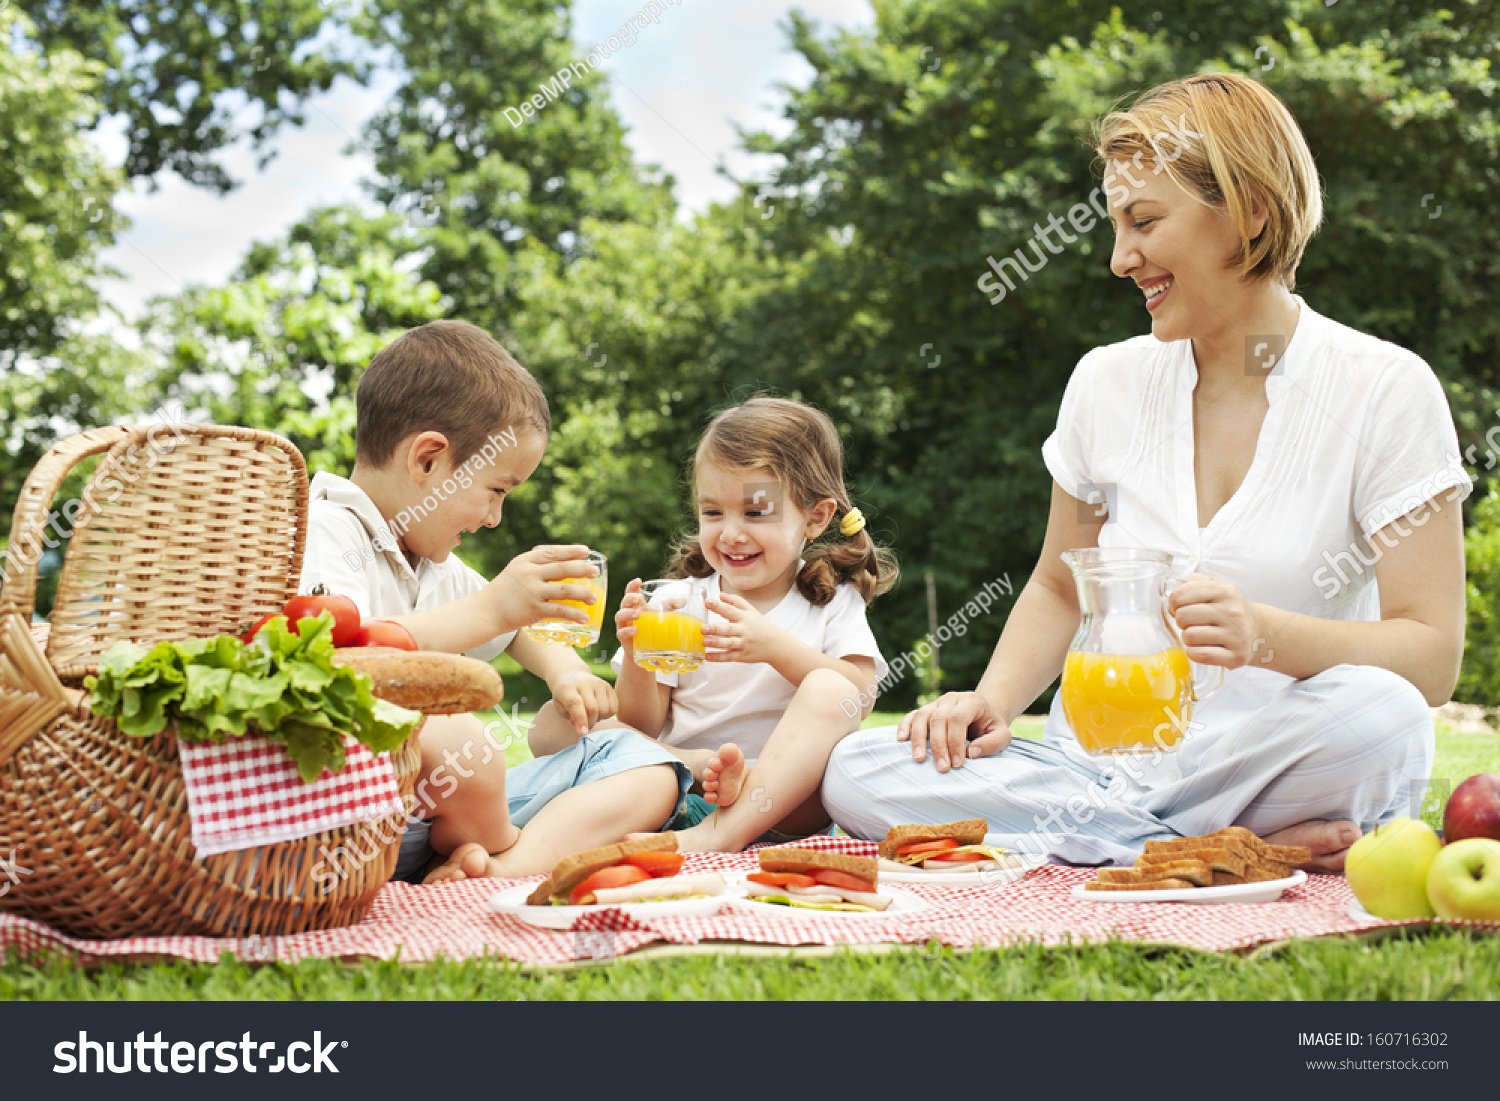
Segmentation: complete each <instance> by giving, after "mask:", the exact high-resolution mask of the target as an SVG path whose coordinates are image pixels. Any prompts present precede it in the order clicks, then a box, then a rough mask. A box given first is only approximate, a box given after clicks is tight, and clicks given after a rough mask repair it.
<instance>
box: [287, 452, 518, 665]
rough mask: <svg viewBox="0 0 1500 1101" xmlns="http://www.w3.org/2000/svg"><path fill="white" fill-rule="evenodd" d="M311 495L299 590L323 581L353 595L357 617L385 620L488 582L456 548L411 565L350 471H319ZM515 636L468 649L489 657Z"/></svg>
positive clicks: (441, 602) (484, 658) (456, 596)
mask: <svg viewBox="0 0 1500 1101" xmlns="http://www.w3.org/2000/svg"><path fill="white" fill-rule="evenodd" d="M308 496H309V500H308V506H307V549H306V551H305V552H304V554H303V559H302V581H301V587H300V590H299V591H301V592H304V593H306V592H310V591H311V590H312V588H313V586H315V585H319V584H322V585H326V586H327V587H328V590H329V591H330V592H334V593H340V594H342V595H344V596H347V597H349V598H350V599H352V600H353V601H354V603H355V604H356V605H358V607H359V614H360V618H362V619H386V618H389V617H391V616H400V615H410V614H412V613H413V612H425V611H430V610H431V609H433V608H441V607H442V606H443V605H444V604H449V603H452V602H453V601H455V600H457V599H459V598H460V597H464V596H468V595H469V594H471V593H475V592H478V591H479V590H480V589H482V588H484V587H485V585H487V584H488V582H487V581H486V580H485V578H484V576H483V575H482V574H480V573H479V572H478V571H476V570H474V569H472V568H470V567H469V566H466V565H465V564H464V563H463V562H460V561H459V560H458V557H457V555H453V554H450V555H449V556H448V558H447V560H446V561H443V562H433V561H431V560H429V559H426V558H419V559H418V560H417V565H416V568H415V569H413V568H412V565H411V563H410V562H408V561H407V560H406V555H404V554H402V553H401V548H400V545H399V544H398V543H397V541H396V536H395V535H394V534H393V533H392V531H391V529H390V525H389V524H387V523H386V521H385V517H383V516H382V515H381V514H380V510H379V509H378V508H376V507H375V502H374V501H372V500H370V497H369V495H368V494H367V493H365V491H364V490H362V489H360V488H359V486H357V485H355V484H354V483H353V482H351V481H350V480H349V479H348V478H340V477H339V476H338V475H336V474H317V475H314V477H313V480H312V485H311V487H310V489H309V494H308ZM515 637H516V633H515V632H514V631H512V632H511V633H509V634H505V635H500V636H499V637H498V638H494V639H492V640H490V641H489V642H486V643H483V644H481V645H479V646H475V647H474V648H473V649H472V650H468V651H466V653H467V654H468V656H469V657H471V658H478V659H479V660H481V661H489V660H491V659H492V658H494V657H496V656H497V655H499V654H500V653H502V652H503V651H504V650H505V649H506V648H507V647H508V646H510V644H511V642H512V641H513V640H514V639H515Z"/></svg>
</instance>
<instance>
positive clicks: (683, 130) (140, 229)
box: [98, 0, 874, 318]
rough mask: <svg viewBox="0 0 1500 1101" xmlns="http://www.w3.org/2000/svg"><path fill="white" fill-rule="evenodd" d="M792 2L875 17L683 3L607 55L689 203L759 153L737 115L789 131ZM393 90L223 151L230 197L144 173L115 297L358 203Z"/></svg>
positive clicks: (859, 6)
mask: <svg viewBox="0 0 1500 1101" xmlns="http://www.w3.org/2000/svg"><path fill="white" fill-rule="evenodd" d="M642 3H643V0H574V4H573V23H574V38H575V40H576V41H577V42H578V43H579V45H580V47H582V48H583V50H585V51H586V49H587V47H589V46H591V45H593V44H595V43H597V42H600V41H602V40H603V39H605V38H607V37H608V36H609V35H610V34H611V33H612V32H613V31H614V30H616V29H617V28H618V27H620V26H621V25H622V24H623V23H624V22H625V21H626V20H627V19H629V18H630V17H631V16H632V15H633V14H634V13H635V12H636V11H638V10H640V8H641V6H642ZM664 6H665V5H664ZM794 7H795V8H800V9H801V10H803V11H804V12H806V13H807V14H808V15H810V16H812V17H813V18H814V19H817V20H818V21H819V22H820V23H822V24H823V26H824V28H825V29H828V28H831V27H833V26H841V27H869V26H870V25H871V24H872V23H873V21H874V16H873V14H872V12H871V8H870V4H869V0H680V2H679V3H678V4H677V5H675V6H668V7H667V8H666V11H665V12H664V13H663V14H662V17H661V22H660V23H659V24H657V25H655V26H651V27H648V28H647V29H646V30H645V31H643V32H640V34H639V36H638V38H637V41H636V43H635V45H634V46H631V47H629V48H628V49H624V50H621V51H620V52H619V53H617V54H615V55H614V56H613V57H611V58H610V59H609V60H607V61H606V62H604V65H603V69H604V71H606V72H607V73H609V75H610V78H611V80H610V90H611V95H612V97H613V100H614V105H615V108H616V110H617V111H618V112H619V114H620V117H621V118H622V119H623V120H624V122H625V125H626V126H627V128H628V130H629V138H628V140H629V142H630V145H631V147H632V149H634V151H635V153H636V155H637V157H638V158H639V159H640V160H641V161H643V162H647V163H654V164H659V165H661V166H662V167H663V168H665V169H666V170H667V171H668V172H670V173H671V174H672V175H673V176H675V177H676V179H677V197H678V200H679V202H680V203H682V204H683V206H684V207H685V208H687V209H689V210H701V209H703V208H704V207H706V206H707V205H708V204H709V203H710V202H713V201H714V200H725V199H729V198H732V197H733V196H734V195H735V188H734V185H733V184H732V183H731V182H730V181H728V180H727V179H724V178H723V177H722V176H720V175H718V174H717V173H716V171H715V165H716V164H717V163H718V162H720V161H721V160H722V161H723V163H724V164H725V165H726V166H727V167H728V169H729V170H730V171H731V172H733V173H735V174H736V175H737V176H742V177H744V176H750V175H752V174H753V172H754V169H755V165H754V163H753V161H752V160H751V159H750V158H748V157H746V156H745V155H743V154H740V153H738V151H737V149H736V146H737V135H736V133H735V129H734V124H735V123H738V124H739V125H741V126H744V127H748V128H751V129H766V130H771V131H773V132H776V133H784V132H785V129H786V127H785V124H784V123H783V122H782V120H781V117H780V104H781V102H782V100H783V99H784V94H783V93H782V92H781V91H780V90H779V86H780V85H783V84H791V85H802V84H803V83H805V82H806V81H807V79H808V78H809V77H810V76H811V74H812V70H811V68H810V67H809V66H808V65H807V64H806V62H804V61H803V60H802V58H801V57H800V56H799V55H797V54H795V53H794V52H793V51H792V50H791V48H790V47H789V46H788V45H787V36H786V33H785V32H784V31H783V30H782V28H781V25H780V24H782V23H783V22H784V21H785V18H786V15H787V13H788V12H789V11H790V10H791V9H792V8H794ZM394 87H395V77H394V74H391V73H389V72H386V73H381V74H377V76H376V78H375V79H374V80H373V81H372V82H371V84H370V85H369V86H368V87H360V86H359V85H357V84H355V83H354V82H352V81H342V80H341V81H340V82H339V83H337V84H336V85H335V86H334V87H333V88H332V89H331V90H330V91H329V92H328V93H327V94H326V95H322V96H318V97H316V98H315V99H313V100H311V101H310V103H309V106H308V108H307V111H306V115H307V123H306V125H305V126H303V127H300V128H296V129H293V128H287V129H285V130H284V131H283V132H282V133H281V134H280V135H279V137H278V138H277V140H276V141H275V142H274V143H273V146H274V148H275V149H276V151H277V154H278V155H277V156H276V158H275V159H274V160H273V161H271V163H270V164H269V165H267V167H266V168H265V169H264V170H263V171H257V169H256V160H257V157H256V155H255V154H254V153H253V152H251V151H250V150H249V149H248V148H242V147H237V148H235V149H233V150H231V151H229V152H228V153H227V154H226V155H225V156H224V157H223V162H224V164H225V165H226V166H227V168H228V170H229V172H230V174H231V175H233V176H234V177H235V178H236V179H239V180H242V181H243V183H242V184H241V186H240V187H239V188H238V189H237V190H236V191H234V192H232V193H231V194H229V195H228V196H225V197H222V198H221V197H219V196H217V195H215V194H213V193H212V192H210V191H207V190H205V189H202V188H197V187H193V186H191V185H189V184H187V183H184V182H183V181H182V180H181V179H179V178H178V177H176V176H174V175H172V174H170V173H164V174H163V175H162V176H161V177H160V178H159V179H158V181H157V183H158V185H159V186H158V188H157V190H156V191H154V192H153V191H152V190H151V189H150V185H149V184H148V183H146V182H145V181H139V182H137V183H136V185H135V186H134V188H133V189H132V190H131V191H129V192H125V193H122V194H121V195H120V196H119V198H118V199H117V201H116V205H117V207H118V208H119V209H120V210H121V211H122V212H123V213H125V214H126V215H128V216H129V218H130V219H131V221H132V223H133V224H132V226H131V228H130V229H129V230H127V231H126V232H125V233H124V234H122V235H121V236H120V237H119V238H118V243H117V244H116V245H115V247H114V248H112V249H110V250H108V251H107V252H106V253H105V254H104V259H105V260H106V262H107V263H108V264H110V265H111V266H112V267H114V268H115V269H116V270H118V271H119V272H120V273H121V274H122V276H123V278H121V279H117V280H111V281H109V282H108V283H107V284H106V288H105V294H106V297H107V298H108V299H109V301H110V302H111V303H113V304H114V305H115V306H116V307H117V308H119V309H120V310H121V311H122V312H123V313H124V314H125V315H126V317H127V318H133V317H135V316H136V315H138V314H139V312H140V310H141V308H142V306H144V304H145V302H146V300H147V299H149V298H150V297H151V296H153V295H158V294H174V293H176V292H177V291H179V290H180V289H182V288H183V287H185V286H187V285H188V284H190V283H219V282H222V281H223V280H224V279H225V278H226V277H228V276H229V274H230V273H231V272H232V271H233V270H234V268H235V267H236V265H237V264H238V263H239V261H240V259H241V257H243V256H244V254H245V251H246V250H247V248H248V247H249V246H250V244H251V242H253V241H257V240H268V239H271V238H274V237H276V236H278V235H279V234H281V233H282V232H284V231H285V230H286V228H287V227H288V226H290V225H291V224H292V223H293V222H295V221H296V220H297V219H298V218H299V217H300V216H301V215H302V213H303V212H304V211H306V210H307V209H309V208H310V207H313V206H318V205H324V204H329V203H338V202H349V201H354V202H358V201H361V200H362V199H363V197H364V196H363V193H362V192H361V190H360V180H361V179H362V178H363V177H365V176H367V175H368V174H369V172H370V169H371V165H370V160H369V158H368V157H367V156H365V155H364V154H363V153H360V152H358V151H357V150H354V149H352V148H351V146H352V145H353V144H354V141H355V139H356V138H357V137H358V136H359V134H360V131H361V128H362V127H363V125H364V122H365V120H366V119H368V118H369V117H370V116H371V115H372V114H373V113H374V112H375V111H376V110H377V109H378V108H379V106H380V104H381V103H382V102H384V100H385V99H386V97H388V96H389V95H390V93H391V91H392V89H393V88H394ZM500 106H503V105H497V109H498V108H499V107H500ZM98 140H99V143H100V146H101V148H102V149H103V150H104V153H105V155H106V156H108V157H110V158H111V159H112V160H113V161H114V162H115V163H119V162H120V161H121V160H123V156H124V143H123V140H122V138H121V137H120V134H119V131H118V130H117V129H116V130H111V129H110V128H109V127H105V128H104V129H103V130H102V131H101V133H100V135H99V138H98Z"/></svg>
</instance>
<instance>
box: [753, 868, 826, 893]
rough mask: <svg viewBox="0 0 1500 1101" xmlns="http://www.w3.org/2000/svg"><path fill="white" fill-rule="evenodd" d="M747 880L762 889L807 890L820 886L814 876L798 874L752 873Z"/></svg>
mask: <svg viewBox="0 0 1500 1101" xmlns="http://www.w3.org/2000/svg"><path fill="white" fill-rule="evenodd" d="M745 878H746V879H748V880H749V881H750V882H751V883H759V884H760V885H761V886H762V887H801V888H802V889H803V890H806V889H807V888H809V887H816V886H817V885H818V881H817V880H816V879H814V878H813V877H812V876H810V875H798V874H797V873H796V872H751V873H750V874H749V875H747V876H746V877H745Z"/></svg>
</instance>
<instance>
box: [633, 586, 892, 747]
mask: <svg viewBox="0 0 1500 1101" xmlns="http://www.w3.org/2000/svg"><path fill="white" fill-rule="evenodd" d="M698 584H700V585H703V586H704V587H705V591H706V593H707V596H708V599H710V600H717V599H718V597H719V575H718V574H713V575H712V576H710V577H708V578H706V579H704V580H703V581H700V582H698ZM712 618H718V617H716V616H715V617H712ZM766 619H768V620H769V621H770V622H772V623H774V624H775V625H776V626H777V627H780V628H781V629H782V630H784V631H786V632H787V633H788V634H790V635H792V636H794V637H795V638H797V639H799V640H801V641H802V642H805V643H806V644H807V645H809V646H811V647H812V648H813V649H814V650H817V651H818V652H819V653H821V654H827V655H829V656H830V657H835V658H850V657H867V658H873V659H874V661H875V679H876V680H881V679H883V678H884V677H885V675H886V672H887V671H888V667H887V666H886V663H885V659H884V658H883V657H881V656H880V646H879V644H878V643H876V641H875V634H874V632H873V631H871V630H870V624H869V622H868V620H867V619H866V617H865V601H864V597H862V596H860V595H859V589H857V588H856V587H855V586H854V585H852V584H850V583H848V582H845V583H844V584H842V585H840V586H839V587H838V589H837V590H836V591H835V592H834V594H833V599H832V600H830V601H829V602H828V603H827V604H825V605H823V607H821V608H819V607H816V606H814V605H813V604H812V603H811V602H810V601H809V600H808V599H807V598H806V597H805V596H803V595H802V594H801V593H800V592H799V591H798V590H797V587H796V586H795V585H793V586H792V591H791V592H789V593H787V594H786V596H785V597H783V598H782V601H781V603H780V604H778V605H776V607H774V608H772V609H771V610H770V611H769V612H768V613H766ZM624 660H625V651H624V648H623V647H622V648H621V649H619V650H616V651H615V656H614V657H613V658H612V659H611V661H610V666H611V668H613V669H614V671H615V672H616V673H619V671H620V667H621V665H622V664H623V663H624ZM656 679H657V682H658V683H660V684H665V685H669V686H670V687H671V688H672V706H671V708H670V709H669V710H668V712H667V721H666V725H665V726H663V727H662V731H661V741H662V743H663V744H665V745H670V746H677V747H678V748H681V749H718V748H719V747H720V746H721V745H723V744H724V743H725V742H734V743H735V744H736V745H738V746H739V747H740V748H741V749H743V750H744V751H745V757H746V759H747V760H749V761H750V762H752V763H753V762H754V761H755V759H756V758H757V757H759V756H760V752H761V750H762V749H763V748H764V747H765V744H766V742H767V740H769V739H770V737H771V731H772V730H774V729H775V728H776V724H777V723H778V722H780V721H781V716H782V715H783V714H784V713H785V712H786V709H787V708H788V707H790V706H791V705H792V697H793V696H794V695H795V694H796V691H797V690H796V688H794V687H793V685H792V682H791V681H789V680H787V679H786V678H785V677H783V676H782V675H781V674H780V673H778V672H777V671H776V670H775V669H774V668H772V667H771V666H770V665H768V664H766V663H764V662H742V661H726V662H704V663H703V664H702V665H701V666H699V668H698V669H697V670H695V671H694V672H691V673H658V674H656ZM855 703H856V705H857V704H858V703H859V701H855Z"/></svg>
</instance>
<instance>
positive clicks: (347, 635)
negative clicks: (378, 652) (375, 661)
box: [282, 585, 416, 650]
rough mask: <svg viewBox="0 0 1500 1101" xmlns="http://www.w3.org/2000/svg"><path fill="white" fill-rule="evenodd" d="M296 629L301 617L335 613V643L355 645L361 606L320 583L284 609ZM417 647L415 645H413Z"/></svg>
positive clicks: (315, 616)
mask: <svg viewBox="0 0 1500 1101" xmlns="http://www.w3.org/2000/svg"><path fill="white" fill-rule="evenodd" d="M282 611H283V613H284V614H285V615H286V618H287V622H288V623H290V624H291V625H292V628H293V629H294V630H295V629H296V626H297V621H298V620H299V619H317V618H318V616H320V615H322V614H323V613H324V612H331V613H332V614H333V644H334V645H335V646H355V645H358V644H357V643H356V642H355V641H354V640H355V637H356V636H357V635H358V634H359V607H358V606H357V605H356V604H355V603H354V601H353V600H351V599H350V598H349V597H347V596H339V595H337V594H335V593H330V592H329V591H328V590H327V589H326V588H325V587H324V586H322V585H319V586H318V587H317V588H315V589H314V590H313V591H312V593H311V594H309V595H307V596H294V597H292V599H290V600H288V601H287V602H286V607H285V608H283V609H282ZM412 649H413V650H415V649H416V647H415V646H413V647H412Z"/></svg>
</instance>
